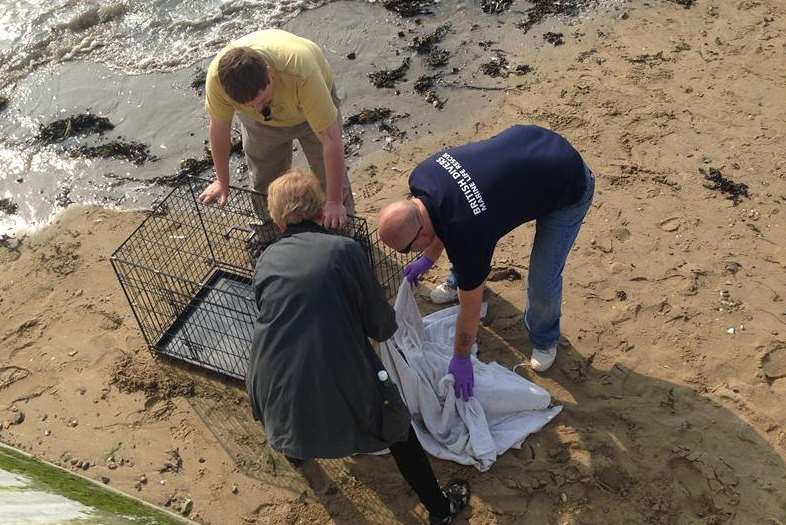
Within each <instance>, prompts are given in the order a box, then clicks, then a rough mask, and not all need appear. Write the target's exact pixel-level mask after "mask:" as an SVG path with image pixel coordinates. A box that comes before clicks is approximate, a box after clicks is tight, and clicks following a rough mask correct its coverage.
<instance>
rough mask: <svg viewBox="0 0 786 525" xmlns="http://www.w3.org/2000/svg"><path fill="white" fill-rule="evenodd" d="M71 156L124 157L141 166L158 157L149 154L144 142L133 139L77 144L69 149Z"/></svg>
mask: <svg viewBox="0 0 786 525" xmlns="http://www.w3.org/2000/svg"><path fill="white" fill-rule="evenodd" d="M71 156H72V157H88V158H98V157H100V158H104V159H107V158H113V159H125V160H127V161H129V162H133V163H134V164H136V165H137V166H141V165H142V164H144V163H145V162H148V161H151V162H152V161H156V160H158V158H157V157H156V156H155V155H151V154H150V148H149V147H148V146H147V145H146V144H142V143H141V142H134V141H128V142H126V141H124V140H113V141H111V142H107V143H106V144H101V145H99V146H79V147H78V148H76V149H74V150H72V151H71Z"/></svg>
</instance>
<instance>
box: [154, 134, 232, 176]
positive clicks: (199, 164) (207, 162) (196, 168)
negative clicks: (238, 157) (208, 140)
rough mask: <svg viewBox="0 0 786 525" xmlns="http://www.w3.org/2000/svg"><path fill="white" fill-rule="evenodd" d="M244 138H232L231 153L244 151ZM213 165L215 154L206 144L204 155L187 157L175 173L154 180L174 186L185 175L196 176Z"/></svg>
mask: <svg viewBox="0 0 786 525" xmlns="http://www.w3.org/2000/svg"><path fill="white" fill-rule="evenodd" d="M242 151H243V140H242V139H241V138H240V137H239V136H236V137H233V138H232V146H231V148H230V149H229V153H230V154H235V153H242ZM212 167H213V154H212V153H211V152H210V148H209V147H207V146H205V147H204V149H203V150H202V157H200V158H198V159H196V158H193V157H190V158H186V159H183V160H181V161H180V167H179V169H178V171H177V173H175V175H167V176H164V177H159V178H157V179H155V180H154V182H155V183H156V184H159V185H163V186H172V185H176V184H177V183H179V182H180V181H181V180H182V179H183V178H184V177H196V176H198V175H201V174H202V173H204V172H206V171H208V170H209V169H211V168H212Z"/></svg>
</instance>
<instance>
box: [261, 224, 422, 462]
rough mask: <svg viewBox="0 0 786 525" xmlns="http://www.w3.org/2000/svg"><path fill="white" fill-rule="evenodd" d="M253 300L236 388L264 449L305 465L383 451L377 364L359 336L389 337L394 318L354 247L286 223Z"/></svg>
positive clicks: (310, 227)
mask: <svg viewBox="0 0 786 525" xmlns="http://www.w3.org/2000/svg"><path fill="white" fill-rule="evenodd" d="M254 292H255V296H256V302H257V306H258V308H259V314H258V317H257V320H256V323H255V327H254V340H253V344H252V349H251V355H250V361H249V368H248V370H249V372H248V375H247V378H246V385H247V388H248V394H249V397H250V399H251V406H252V409H253V412H254V416H255V417H256V418H257V419H259V420H261V421H262V424H263V425H264V427H265V432H266V434H267V437H268V441H269V443H270V444H271V446H272V447H273V448H274V449H276V450H278V451H280V452H282V453H284V454H286V455H287V456H290V457H293V458H298V459H309V458H337V457H344V456H349V455H351V454H353V453H356V452H371V451H375V450H380V449H383V448H386V447H387V446H388V445H390V443H389V442H386V441H385V440H384V438H382V436H381V432H380V427H381V416H382V406H383V399H382V394H381V391H380V388H379V385H378V384H377V382H378V379H377V372H378V371H379V370H381V369H382V363H381V362H380V360H379V358H378V357H377V355H376V354H375V353H374V350H373V348H372V347H371V345H370V343H369V341H368V338H369V337H371V338H373V339H375V340H377V341H384V340H386V339H388V338H389V337H391V336H392V335H393V333H394V332H395V330H396V318H395V312H394V310H393V308H392V307H391V306H390V304H389V303H388V302H387V300H386V299H385V294H384V292H383V290H382V288H381V287H380V285H379V283H378V282H377V280H376V279H375V277H374V274H373V273H372V270H371V266H370V264H369V261H368V259H367V256H366V254H365V253H364V251H363V249H362V248H361V247H360V245H359V244H358V243H356V242H355V241H354V240H352V239H349V238H346V237H341V236H338V235H332V234H329V233H327V232H326V231H325V230H324V229H323V228H322V227H321V226H318V225H316V224H314V223H312V222H304V223H301V224H298V225H291V226H290V227H289V229H288V230H287V231H286V232H285V233H284V235H283V236H282V238H281V239H280V240H278V241H277V242H275V243H274V244H272V245H271V246H269V247H268V248H267V249H266V250H265V251H264V253H263V254H262V255H261V256H260V258H259V260H258V261H257V266H256V273H255V276H254ZM408 430H409V426H408V425H406V426H403V425H402V429H401V436H402V439H406V436H407V432H408Z"/></svg>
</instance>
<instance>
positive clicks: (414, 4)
mask: <svg viewBox="0 0 786 525" xmlns="http://www.w3.org/2000/svg"><path fill="white" fill-rule="evenodd" d="M433 6H434V0H382V7H384V8H385V9H387V10H388V11H393V12H394V13H397V14H398V15H399V16H401V17H402V18H412V17H413V16H418V15H430V14H433V11H432V10H431V8H432V7H433Z"/></svg>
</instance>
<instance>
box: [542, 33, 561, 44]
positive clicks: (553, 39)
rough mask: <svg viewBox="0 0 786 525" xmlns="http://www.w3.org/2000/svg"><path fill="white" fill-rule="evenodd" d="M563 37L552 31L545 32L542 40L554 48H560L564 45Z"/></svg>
mask: <svg viewBox="0 0 786 525" xmlns="http://www.w3.org/2000/svg"><path fill="white" fill-rule="evenodd" d="M563 36H564V35H563V34H562V33H554V32H552V31H547V32H545V33H544V34H543V40H545V41H546V42H548V43H549V44H552V45H554V47H557V46H561V45H562V44H564V43H565V41H564V40H563V39H562V37H563Z"/></svg>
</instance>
